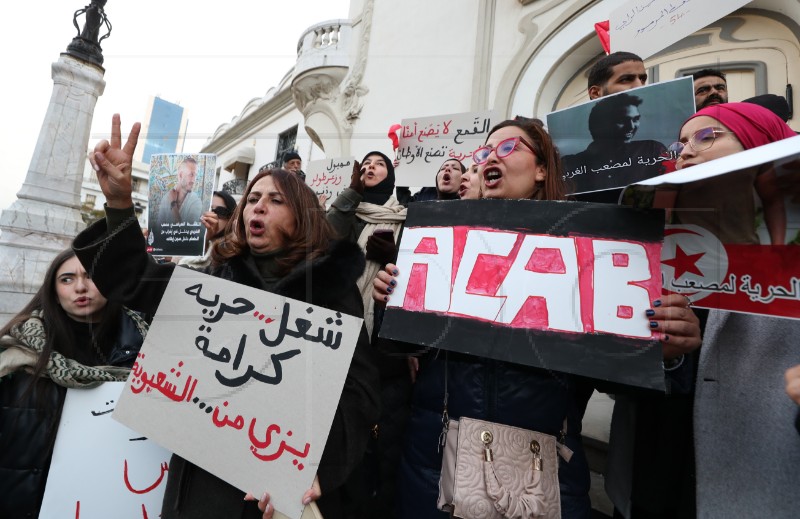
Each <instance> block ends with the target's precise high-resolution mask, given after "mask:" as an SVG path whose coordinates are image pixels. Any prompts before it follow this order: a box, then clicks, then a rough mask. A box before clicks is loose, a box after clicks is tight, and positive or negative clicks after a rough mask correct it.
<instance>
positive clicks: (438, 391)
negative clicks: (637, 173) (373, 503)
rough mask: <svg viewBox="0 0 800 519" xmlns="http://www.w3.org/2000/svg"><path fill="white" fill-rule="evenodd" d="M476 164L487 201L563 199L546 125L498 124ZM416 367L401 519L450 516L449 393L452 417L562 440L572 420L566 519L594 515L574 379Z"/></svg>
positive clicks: (456, 362)
mask: <svg viewBox="0 0 800 519" xmlns="http://www.w3.org/2000/svg"><path fill="white" fill-rule="evenodd" d="M473 160H474V161H475V163H476V164H478V180H480V182H481V184H482V190H483V196H484V197H485V198H503V199H515V198H528V199H536V200H563V199H564V198H565V195H564V193H565V190H564V186H563V184H562V180H561V165H560V164H561V163H560V160H559V158H558V153H557V151H556V149H555V147H554V146H553V143H552V141H551V140H550V137H549V136H548V135H547V133H546V132H545V131H544V129H543V127H542V126H541V124H537V123H536V122H528V123H520V122H517V121H505V122H503V123H500V124H498V125H497V126H495V127H494V128H493V129H492V130H491V133H490V134H489V137H488V139H487V141H486V145H485V146H482V147H481V148H479V149H478V150H476V151H475V153H474V154H473ZM395 268H396V267H395V266H394V265H388V266H387V269H386V271H382V272H381V273H379V276H378V278H377V279H376V280H375V291H374V293H373V297H374V298H375V300H376V301H377V302H385V301H388V298H390V297H391V292H392V287H394V286H395V285H396V282H395V281H394V279H393V276H392V275H391V274H390V272H392V270H393V269H395ZM398 346H400V345H398ZM408 349H409V350H412V351H413V346H411V345H408ZM419 363H420V368H419V372H418V375H417V379H416V382H415V384H414V394H413V400H412V410H411V417H410V421H409V424H408V427H407V429H406V431H407V434H406V440H405V444H404V446H403V456H402V460H401V463H400V469H399V474H398V488H397V490H398V492H397V517H399V518H403V519H405V518H415V519H416V518H442V517H446V515H445V514H444V513H442V512H440V511H439V510H438V509H437V504H436V501H437V497H438V491H439V488H438V485H439V475H440V470H441V465H442V455H441V452H440V444H439V435H440V434H441V432H442V414H443V409H444V399H445V391H446V392H447V394H448V401H447V411H448V413H449V416H450V418H453V419H458V418H459V417H461V416H466V417H470V418H476V419H482V420H488V421H493V422H496V423H502V424H507V425H512V426H516V427H522V428H526V429H530V430H535V431H539V432H544V433H547V434H551V435H554V436H556V437H558V435H559V433H560V431H562V429H563V425H564V421H565V419H566V418H568V417H569V418H570V421H569V426H568V430H567V431H566V433H567V440H566V443H567V445H568V446H569V447H570V448H571V449H573V451H574V455H573V457H572V460H571V461H570V463H569V464H562V466H563V465H569V468H567V469H562V470H561V471H560V474H559V475H560V482H561V506H562V516H563V517H566V518H575V517H581V518H583V517H589V514H590V503H589V497H588V490H589V471H588V468H587V465H586V460H585V457H584V454H583V450H582V448H581V445H580V439H579V438H580V420H579V419H578V420H574V418H575V417H576V416H579V414H580V413H582V409H578V408H577V407H578V406H577V405H576V402H577V400H576V398H575V395H574V391H575V388H574V386H573V384H572V378H573V377H571V376H569V375H564V374H560V373H554V372H549V371H546V370H542V369H535V368H530V367H526V366H520V365H514V364H510V363H507V362H502V361H498V360H493V359H486V358H481V357H475V356H472V355H466V354H460V353H454V352H445V351H440V350H437V349H435V348H432V349H429V350H428V351H426V352H425V353H424V354H422V355H421V356H420V358H419ZM445 386H446V388H445Z"/></svg>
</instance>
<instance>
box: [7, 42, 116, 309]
mask: <svg viewBox="0 0 800 519" xmlns="http://www.w3.org/2000/svg"><path fill="white" fill-rule="evenodd" d="M104 72H105V71H104V70H103V68H102V67H101V66H99V65H95V64H90V63H87V62H86V61H83V60H80V59H76V58H74V57H72V56H70V55H68V54H62V55H61V56H60V57H59V59H58V61H57V62H56V63H53V68H52V77H53V83H54V85H53V94H52V96H51V97H50V105H49V106H48V108H47V114H46V115H45V118H44V122H43V123H42V129H41V131H40V132H39V140H38V142H37V143H36V148H35V150H34V152H33V157H32V158H31V163H30V166H29V167H28V174H27V176H26V177H25V183H24V184H23V186H22V189H20V191H19V192H18V193H17V200H16V201H15V202H14V203H13V204H11V206H10V207H9V208H8V209H5V210H4V211H3V212H2V214H0V324H5V323H6V322H7V321H8V319H9V318H11V317H13V315H14V314H16V313H17V312H18V311H19V310H21V309H22V307H23V306H24V305H25V304H26V303H27V302H28V301H29V300H30V298H31V296H32V294H34V293H35V292H36V291H37V290H38V289H39V286H40V285H41V283H42V279H43V277H44V272H45V271H46V270H47V267H48V265H49V264H50V261H51V260H52V258H53V257H54V256H55V255H56V254H57V253H58V252H59V251H61V250H63V249H65V248H67V247H69V246H70V244H71V243H72V239H73V238H74V237H75V235H76V234H77V233H78V232H80V231H81V230H82V229H83V228H84V223H83V220H82V218H81V215H80V210H79V209H80V190H81V182H82V180H83V171H84V165H85V159H86V149H87V144H88V141H89V132H90V130H91V126H92V115H93V113H94V107H95V105H96V104H97V98H98V97H99V96H100V95H102V93H103V89H104V88H105V81H104V80H103V74H104Z"/></svg>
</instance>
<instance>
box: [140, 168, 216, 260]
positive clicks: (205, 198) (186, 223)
mask: <svg viewBox="0 0 800 519" xmlns="http://www.w3.org/2000/svg"><path fill="white" fill-rule="evenodd" d="M215 164H216V155H212V154H208V153H200V154H174V153H158V154H154V155H153V156H152V157H151V158H150V185H149V189H150V195H149V198H148V204H149V206H148V207H149V212H148V219H147V227H148V234H147V245H148V247H147V252H149V253H151V254H155V255H158V256H202V255H203V249H204V247H205V241H206V240H205V236H206V228H205V227H204V226H203V224H202V223H200V216H202V214H203V213H204V212H205V211H207V210H208V209H209V208H210V207H211V196H212V194H213V191H214V175H215V171H214V168H215Z"/></svg>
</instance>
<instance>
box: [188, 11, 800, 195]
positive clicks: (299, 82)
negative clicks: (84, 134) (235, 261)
mask: <svg viewBox="0 0 800 519" xmlns="http://www.w3.org/2000/svg"><path fill="white" fill-rule="evenodd" d="M625 3H626V2H625V1H623V0H594V1H577V0H571V1H562V0H517V1H510V0H509V1H506V0H503V1H501V0H460V1H458V2H455V1H450V2H426V1H423V0H409V1H406V2H381V1H376V0H353V1H352V2H351V4H350V13H349V14H350V18H349V19H348V20H333V21H328V22H323V23H319V24H317V25H314V26H312V27H310V28H309V29H308V30H307V31H306V32H305V33H304V34H303V35H302V36H301V37H300V41H299V42H298V57H297V63H296V65H295V67H294V69H293V70H291V71H290V72H289V74H287V76H286V77H285V78H284V79H283V81H282V82H281V83H280V84H279V85H277V86H276V87H274V88H272V89H270V90H269V91H268V92H267V95H265V96H264V97H262V98H257V99H254V100H252V101H251V102H250V103H248V104H247V105H246V106H245V107H244V108H243V110H242V112H241V114H240V115H239V116H238V117H236V118H234V119H233V121H232V122H230V123H228V124H224V125H222V126H220V127H219V128H218V129H217V131H216V132H215V134H214V135H213V136H212V138H211V139H209V141H208V142H207V143H206V145H205V147H204V149H203V151H204V152H209V153H217V154H218V155H219V157H220V160H219V163H220V164H221V165H222V167H223V170H222V171H221V172H220V182H221V183H225V182H230V181H234V182H233V183H234V184H237V185H239V184H242V183H244V182H246V179H247V178H251V177H252V176H253V174H254V173H255V172H257V170H258V167H259V166H261V165H264V164H269V163H272V162H273V161H275V160H276V159H277V156H276V152H277V150H278V147H279V138H280V137H281V136H282V135H284V134H285V133H286V132H292V131H294V127H295V126H296V127H297V130H296V142H297V149H298V151H299V152H300V154H301V155H302V156H303V158H304V160H306V161H308V160H316V159H321V158H325V157H329V158H332V157H340V156H348V155H354V156H356V157H359V158H360V157H361V156H362V155H363V154H364V153H366V152H367V151H370V150H373V149H378V150H382V151H384V152H386V153H387V154H388V153H390V152H391V145H390V142H389V140H388V138H387V137H386V133H387V130H388V128H389V126H390V125H391V124H393V123H397V122H400V120H401V119H404V118H411V117H422V116H430V115H437V114H447V113H457V112H467V111H478V110H487V109H495V110H497V111H498V112H499V113H500V114H501V115H504V116H507V117H513V116H515V115H524V116H528V117H531V116H533V117H539V118H541V119H545V117H546V115H547V114H548V113H550V112H552V111H554V110H557V109H561V108H565V107H567V106H572V105H575V104H578V103H582V102H584V101H587V100H588V95H587V93H586V77H587V72H588V69H589V68H590V67H591V65H592V64H593V63H594V62H595V61H596V60H597V59H598V58H599V57H601V56H602V55H603V50H602V47H601V45H600V42H599V40H598V38H597V37H596V35H595V32H594V23H595V22H598V21H601V20H607V19H608V18H609V15H610V13H611V12H612V11H613V10H614V9H616V8H618V7H620V6H623V5H624V4H625ZM799 19H800V4H798V3H797V2H785V1H780V0H755V1H753V2H751V3H750V4H748V5H747V6H746V7H745V8H743V9H739V10H737V11H735V12H733V13H731V14H730V15H728V16H725V17H723V18H721V19H720V20H718V21H716V22H714V23H712V24H711V25H709V26H707V27H705V28H703V29H701V30H699V31H697V32H696V33H695V34H692V35H691V36H688V37H686V38H684V39H683V40H681V41H679V42H677V43H675V44H673V45H671V46H669V47H668V48H666V49H664V50H662V51H661V52H659V53H657V54H656V55H654V56H652V57H650V58H648V59H646V60H645V65H646V67H647V69H648V74H649V76H650V81H651V82H656V81H663V80H667V79H672V78H676V77H681V76H683V75H684V74H686V73H689V72H691V71H693V70H698V69H701V68H706V67H711V68H719V69H721V70H723V71H725V72H726V74H727V75H728V83H729V95H730V100H731V101H736V100H741V99H745V98H747V97H751V96H753V95H758V94H765V93H772V94H779V95H783V96H786V97H787V98H788V100H789V102H790V106H791V105H793V99H792V88H791V85H793V84H798V82H800V59H799V58H800V25H798V23H797V22H796V21H795V20H799ZM628 50H631V51H633V52H636V49H628ZM789 124H790V125H791V126H792V127H793V128H795V129H796V130H798V129H800V123H799V122H798V121H797V120H796V119H790V120H789ZM675 131H676V134H677V131H678V128H676V129H675Z"/></svg>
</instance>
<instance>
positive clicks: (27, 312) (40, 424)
mask: <svg viewBox="0 0 800 519" xmlns="http://www.w3.org/2000/svg"><path fill="white" fill-rule="evenodd" d="M145 333H147V323H146V322H145V320H144V318H143V317H142V316H141V315H139V314H137V313H136V312H133V311H130V310H127V309H125V308H123V307H122V306H121V305H120V304H118V303H109V302H107V301H106V298H105V297H103V295H102V294H101V293H100V292H99V291H98V289H97V287H96V286H95V284H94V282H93V281H92V280H91V278H90V277H89V276H88V275H87V273H86V271H85V270H84V268H83V266H82V265H81V264H80V261H78V258H76V257H75V253H74V252H73V251H72V250H66V251H63V252H61V253H59V254H58V255H57V256H56V257H55V258H54V259H53V261H52V263H51V264H50V266H49V267H48V269H47V272H46V273H45V276H44V282H43V283H42V286H41V287H40V288H39V290H38V291H37V292H36V294H35V295H34V296H33V298H32V299H31V301H30V302H29V303H28V304H27V305H26V306H25V308H23V309H22V310H21V311H20V312H19V313H18V314H17V315H16V316H14V317H13V318H12V319H11V321H9V322H8V324H6V325H5V326H4V327H3V328H2V329H0V516H2V517H4V518H5V517H7V518H16V517H37V516H38V514H39V508H40V507H41V504H42V497H43V496H44V487H45V482H46V481H47V473H48V471H49V469H50V459H51V456H52V454H53V446H54V442H55V437H56V432H57V430H58V422H59V418H60V416H61V407H62V405H63V403H64V397H65V395H66V390H67V388H92V387H95V386H97V385H99V384H101V383H102V382H109V381H123V380H125V379H126V378H127V376H128V373H129V372H130V369H129V368H130V366H131V365H132V364H133V361H134V360H135V358H136V354H137V353H138V351H139V348H140V347H141V344H142V341H143V336H144V334H145Z"/></svg>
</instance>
